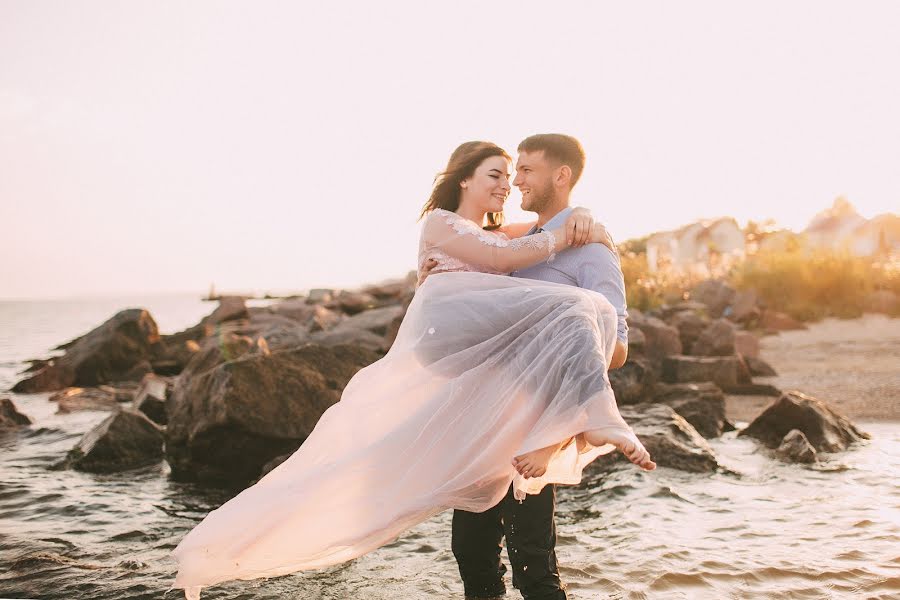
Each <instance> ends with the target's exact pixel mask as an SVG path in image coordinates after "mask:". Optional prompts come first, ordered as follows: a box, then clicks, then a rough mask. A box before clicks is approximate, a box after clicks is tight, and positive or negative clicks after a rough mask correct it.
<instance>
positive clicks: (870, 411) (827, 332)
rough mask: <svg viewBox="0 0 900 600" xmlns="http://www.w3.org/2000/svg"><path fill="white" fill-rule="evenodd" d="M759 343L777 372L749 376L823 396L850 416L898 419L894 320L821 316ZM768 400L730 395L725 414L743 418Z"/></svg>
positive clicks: (898, 331) (898, 340)
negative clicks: (807, 324) (823, 317)
mask: <svg viewBox="0 0 900 600" xmlns="http://www.w3.org/2000/svg"><path fill="white" fill-rule="evenodd" d="M760 345H761V357H762V358H763V359H764V360H766V361H767V362H768V363H769V364H771V365H772V366H773V367H774V368H775V371H777V372H778V376H777V377H758V378H755V380H757V381H761V382H766V383H771V384H772V385H774V386H776V387H778V388H779V389H782V390H791V389H796V390H800V391H801V392H804V393H806V394H809V395H811V396H815V397H817V398H819V399H821V400H825V401H826V402H829V403H831V404H832V405H833V406H835V407H837V408H838V409H839V410H841V411H843V412H844V413H845V414H846V415H847V416H849V417H850V418H852V419H858V420H861V421H874V420H883V421H900V319H892V318H889V317H886V316H884V315H875V314H869V315H865V316H863V317H861V318H859V319H825V320H823V321H821V322H818V323H812V324H810V325H809V329H807V330H801V331H785V332H782V333H780V334H778V335H770V336H766V337H764V338H763V339H762V340H761V344H760ZM770 402H772V398H770V397H763V396H730V397H729V398H728V404H727V411H728V415H729V418H731V419H732V420H737V421H749V420H751V419H753V417H755V416H756V415H757V414H759V412H760V411H761V410H762V409H763V408H765V407H766V406H768V404H769V403H770Z"/></svg>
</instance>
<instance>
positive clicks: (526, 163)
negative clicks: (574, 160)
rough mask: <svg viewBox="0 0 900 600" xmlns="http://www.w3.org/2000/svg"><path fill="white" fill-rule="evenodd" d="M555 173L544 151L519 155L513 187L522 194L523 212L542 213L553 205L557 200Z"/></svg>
mask: <svg viewBox="0 0 900 600" xmlns="http://www.w3.org/2000/svg"><path fill="white" fill-rule="evenodd" d="M554 171H555V169H554V168H553V165H551V164H550V162H549V161H548V160H547V159H546V158H544V151H543V150H539V151H537V152H522V153H520V154H519V158H518V160H517V161H516V178H515V179H514V180H513V185H514V186H516V187H517V188H519V191H520V192H522V210H527V211H529V212H541V211H542V210H544V209H545V208H547V207H548V206H550V204H552V203H553V201H554V200H555V199H556V188H555V187H554V186H553V174H554Z"/></svg>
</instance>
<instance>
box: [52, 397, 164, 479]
mask: <svg viewBox="0 0 900 600" xmlns="http://www.w3.org/2000/svg"><path fill="white" fill-rule="evenodd" d="M162 457H163V434H162V431H161V430H160V428H159V427H158V426H157V425H156V424H155V423H153V422H152V421H151V420H150V419H148V418H147V416H146V415H144V414H143V413H139V412H136V411H130V410H119V411H116V412H115V413H113V414H112V415H110V416H109V417H107V418H106V419H104V420H103V422H101V423H100V424H99V425H97V426H96V427H94V428H93V429H91V430H90V431H88V432H87V433H86V434H84V437H82V438H81V441H79V442H78V445H76V446H75V448H73V449H72V450H70V451H69V454H68V456H67V457H66V461H65V463H64V464H65V466H70V467H73V468H74V469H76V470H78V471H88V472H91V473H111V472H114V471H124V470H126V469H134V468H136V467H142V466H145V465H149V464H153V463H155V462H158V461H159V460H160V459H161V458H162Z"/></svg>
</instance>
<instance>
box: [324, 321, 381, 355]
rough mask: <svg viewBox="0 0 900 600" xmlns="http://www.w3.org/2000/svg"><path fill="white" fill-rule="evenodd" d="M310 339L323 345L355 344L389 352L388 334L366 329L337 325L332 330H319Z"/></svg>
mask: <svg viewBox="0 0 900 600" xmlns="http://www.w3.org/2000/svg"><path fill="white" fill-rule="evenodd" d="M310 341H311V342H313V343H315V344H320V345H322V346H354V347H357V348H366V349H367V350H373V351H375V352H379V353H385V352H387V349H388V347H389V346H387V338H386V336H381V335H378V334H375V333H372V332H371V331H368V330H366V329H354V328H349V327H336V328H334V329H332V330H331V331H319V332H317V333H314V334H313V335H312V336H311V337H310Z"/></svg>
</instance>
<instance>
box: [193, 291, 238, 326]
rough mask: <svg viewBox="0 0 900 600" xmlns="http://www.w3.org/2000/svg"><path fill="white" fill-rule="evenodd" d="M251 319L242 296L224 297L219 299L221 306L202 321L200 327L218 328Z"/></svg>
mask: <svg viewBox="0 0 900 600" xmlns="http://www.w3.org/2000/svg"><path fill="white" fill-rule="evenodd" d="M249 317H250V314H249V313H248V312H247V303H246V302H245V300H244V298H243V297H242V296H222V297H220V298H219V305H218V306H217V307H216V308H215V310H213V311H212V312H211V313H210V314H208V315H207V316H205V317H204V318H203V320H202V321H200V325H205V326H216V325H219V324H221V323H224V322H226V321H235V320H238V319H247V318H249Z"/></svg>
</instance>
